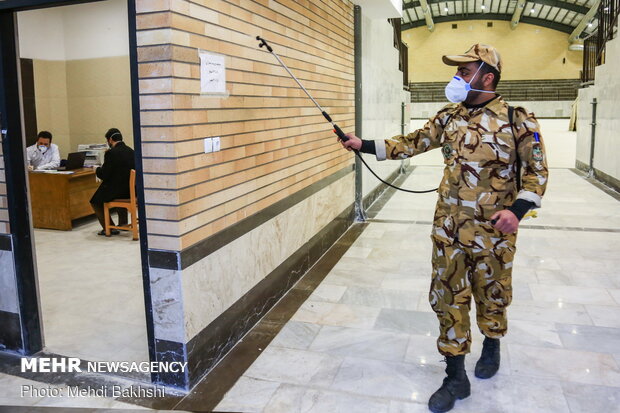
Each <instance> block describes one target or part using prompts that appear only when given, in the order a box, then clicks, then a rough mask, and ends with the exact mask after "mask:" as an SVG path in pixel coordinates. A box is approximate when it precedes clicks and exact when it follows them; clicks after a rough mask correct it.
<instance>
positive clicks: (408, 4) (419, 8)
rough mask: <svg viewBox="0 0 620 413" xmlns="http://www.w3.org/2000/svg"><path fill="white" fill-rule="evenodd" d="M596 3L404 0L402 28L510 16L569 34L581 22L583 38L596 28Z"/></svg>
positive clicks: (587, 0)
mask: <svg viewBox="0 0 620 413" xmlns="http://www.w3.org/2000/svg"><path fill="white" fill-rule="evenodd" d="M597 4H598V0H403V25H402V30H407V29H411V28H414V27H421V26H428V25H429V22H433V23H435V24H436V23H442V22H453V21H454V22H455V21H462V20H507V21H512V22H513V26H516V24H518V22H522V23H528V24H534V25H538V26H542V27H547V28H550V29H554V30H559V31H561V32H564V33H568V34H572V33H574V32H575V29H576V28H577V27H578V26H580V27H579V28H578V29H577V31H579V32H580V33H578V34H579V37H581V38H583V37H586V36H587V35H589V34H590V33H592V32H593V31H595V30H596V26H597V20H596V18H595V14H594V13H593V12H590V13H589V15H588V16H586V15H587V14H588V12H589V11H590V9H591V8H592V7H593V6H596V5H597ZM427 5H428V9H427ZM425 11H426V12H427V15H425ZM429 15H430V16H429ZM429 17H430V18H431V19H430V20H429ZM515 22H516V24H515ZM580 24H581V25H580ZM582 28H583V31H581V29H582Z"/></svg>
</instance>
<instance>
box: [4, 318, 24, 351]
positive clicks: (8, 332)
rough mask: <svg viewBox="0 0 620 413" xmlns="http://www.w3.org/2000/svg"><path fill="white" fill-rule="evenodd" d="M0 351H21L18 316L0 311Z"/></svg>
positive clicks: (20, 329) (20, 331) (20, 330)
mask: <svg viewBox="0 0 620 413" xmlns="http://www.w3.org/2000/svg"><path fill="white" fill-rule="evenodd" d="M0 326H2V328H0V350H11V351H17V352H21V351H23V348H22V347H23V343H22V328H21V324H20V322H19V314H17V313H10V312H8V311H0Z"/></svg>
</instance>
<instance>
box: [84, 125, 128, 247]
mask: <svg viewBox="0 0 620 413" xmlns="http://www.w3.org/2000/svg"><path fill="white" fill-rule="evenodd" d="M105 138H106V141H107V142H108V145H109V146H110V149H109V150H108V151H107V152H106V153H105V157H104V160H103V165H101V166H100V167H99V168H97V170H96V173H97V177H98V178H99V179H101V180H102V181H103V182H101V185H100V186H99V189H97V191H96V192H95V194H94V195H93V197H92V198H91V199H90V204H91V205H92V207H93V210H94V211H95V215H97V219H98V220H99V223H100V224H101V227H102V228H103V230H102V231H100V232H99V233H98V234H99V235H105V217H104V212H103V204H104V203H106V202H110V201H112V200H114V199H117V198H129V175H130V172H131V170H132V169H135V167H136V166H135V159H134V152H133V149H131V148H130V147H129V146H127V145H125V143H124V142H123V135H122V134H121V131H119V130H118V129H116V128H112V129H110V130H108V131H107V132H106V134H105ZM111 219H112V218H111V217H110V220H111ZM118 221H119V223H118V224H119V226H120V225H127V210H126V209H123V208H119V209H118ZM110 224H111V225H113V226H114V222H110ZM118 233H119V231H117V230H115V229H113V230H112V235H117V234H118Z"/></svg>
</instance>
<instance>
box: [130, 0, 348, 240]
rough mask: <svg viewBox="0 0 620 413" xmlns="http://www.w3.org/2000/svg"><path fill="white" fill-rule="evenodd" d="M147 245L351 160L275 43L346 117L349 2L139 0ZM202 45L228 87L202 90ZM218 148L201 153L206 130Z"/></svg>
mask: <svg viewBox="0 0 620 413" xmlns="http://www.w3.org/2000/svg"><path fill="white" fill-rule="evenodd" d="M137 10H138V13H139V14H138V21H137V26H138V34H137V36H138V46H139V48H138V60H139V77H140V106H141V125H142V140H143V164H144V183H145V199H146V204H147V205H146V210H147V218H148V231H149V247H150V248H153V249H164V250H172V251H180V250H182V249H185V248H187V247H189V246H191V245H193V244H195V243H197V242H199V241H202V240H204V239H206V238H208V237H210V236H211V235H213V234H215V233H217V232H219V231H222V230H223V229H225V228H226V227H228V226H230V225H232V224H234V223H236V222H238V221H239V220H241V219H243V218H245V217H248V216H250V215H252V214H255V213H256V212H258V211H260V210H262V209H263V208H266V207H268V206H269V205H272V204H273V203H275V202H277V201H278V200H281V199H283V198H286V197H287V196H289V195H291V194H293V193H295V192H297V191H299V190H301V189H303V188H304V187H306V186H308V185H310V184H312V183H314V182H317V181H318V180H320V179H322V178H324V177H326V176H329V175H330V174H333V173H335V172H336V171H338V170H340V169H342V168H344V167H346V166H348V165H350V164H351V163H352V162H353V157H352V156H351V154H349V153H348V152H345V151H343V150H342V149H341V148H340V145H339V144H337V143H336V140H335V136H334V135H333V134H332V132H331V128H330V126H329V124H327V123H326V122H325V121H324V119H323V117H322V116H321V115H320V113H319V112H318V110H317V109H316V108H315V107H314V106H313V105H312V102H311V101H310V100H309V99H307V98H306V97H305V94H304V93H303V91H302V90H301V89H299V88H298V87H297V85H296V84H295V82H294V81H293V80H292V79H291V78H290V77H289V76H288V74H287V73H286V72H285V70H284V69H283V68H282V67H280V66H279V65H278V64H277V61H276V60H275V58H274V57H273V56H271V55H270V54H269V53H266V52H265V51H264V49H259V48H258V47H257V46H258V42H257V41H256V40H255V39H254V38H255V36H256V35H260V36H262V37H264V38H265V39H267V40H268V41H269V42H270V44H271V45H272V47H273V48H274V51H275V52H276V53H278V54H279V55H280V56H281V58H282V59H283V61H284V62H285V63H286V64H287V65H288V66H289V68H290V69H291V70H292V71H293V73H295V75H296V76H297V77H298V78H299V79H300V81H301V82H302V83H303V84H304V86H305V87H306V88H307V89H308V90H309V91H310V93H311V94H312V95H313V96H314V97H315V98H316V99H317V101H318V102H319V104H321V105H322V106H323V107H324V108H325V109H326V110H327V111H328V112H329V113H330V114H331V115H332V117H333V118H334V120H335V121H336V122H338V123H339V125H340V126H341V127H342V128H343V129H345V130H352V129H353V126H354V101H353V98H354V68H353V5H352V4H351V3H350V2H348V1H341V0H321V1H319V0H314V1H311V2H310V1H293V0H259V1H249V0H231V1H225V0H138V1H137ZM199 50H205V51H209V52H213V53H219V54H222V55H224V56H225V62H226V81H227V83H226V89H227V92H228V96H226V97H222V96H207V95H201V94H200V66H199V54H198V53H199ZM213 136H220V137H221V151H220V152H216V153H210V154H204V153H203V138H205V137H213Z"/></svg>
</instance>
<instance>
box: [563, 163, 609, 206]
mask: <svg viewBox="0 0 620 413" xmlns="http://www.w3.org/2000/svg"><path fill="white" fill-rule="evenodd" d="M571 171H573V172H574V173H576V174H577V175H579V176H581V177H583V178H585V179H586V180H587V181H588V182H590V183H591V184H592V185H594V186H596V187H597V188H599V189H601V190H602V191H605V193H607V194H608V195H610V196H612V197H614V198H615V199H617V200H619V201H620V180H618V179H616V178H614V177H613V176H610V175H607V174H606V173H605V172H601V171H599V170H598V169H596V168H594V170H593V171H592V172H593V174H592V175H589V173H590V166H589V165H588V164H585V163H583V162H580V161H575V169H571Z"/></svg>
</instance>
